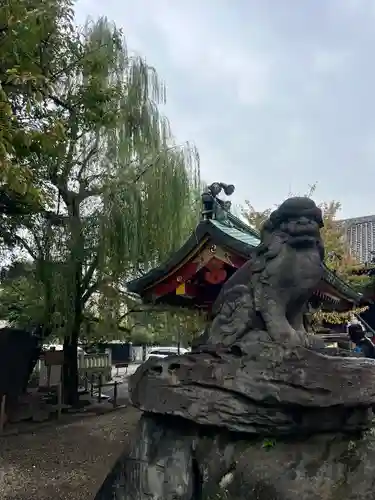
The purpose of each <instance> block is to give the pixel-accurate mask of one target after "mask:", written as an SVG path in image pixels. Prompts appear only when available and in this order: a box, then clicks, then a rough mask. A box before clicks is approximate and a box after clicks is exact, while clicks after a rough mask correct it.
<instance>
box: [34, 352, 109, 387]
mask: <svg viewBox="0 0 375 500" xmlns="http://www.w3.org/2000/svg"><path fill="white" fill-rule="evenodd" d="M77 363H78V375H79V378H82V377H83V375H84V376H86V377H87V376H88V377H91V375H92V374H96V375H98V374H100V375H101V376H102V377H103V379H104V380H110V379H111V375H112V357H111V353H110V352H106V353H105V354H79V355H78V357H77ZM34 373H35V376H36V377H37V379H38V380H39V384H38V385H39V386H40V385H42V386H49V385H51V384H52V385H54V384H56V383H59V382H60V381H61V378H62V366H61V365H55V366H46V364H45V360H44V359H43V358H42V359H39V361H38V363H37V365H36V367H35V370H34Z"/></svg>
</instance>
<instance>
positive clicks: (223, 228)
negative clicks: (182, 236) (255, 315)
mask: <svg viewBox="0 0 375 500" xmlns="http://www.w3.org/2000/svg"><path fill="white" fill-rule="evenodd" d="M230 215H231V216H230V218H229V224H225V223H222V222H219V221H217V220H213V219H208V220H202V221H201V222H200V223H199V224H198V225H197V227H196V229H195V231H194V232H193V233H192V234H191V236H190V237H189V239H188V240H187V241H186V242H185V243H184V245H183V246H182V247H181V248H179V249H178V250H177V251H176V252H174V253H173V254H172V255H171V257H170V258H169V259H168V260H167V261H166V262H164V263H163V264H161V265H160V266H159V267H156V268H154V269H152V270H151V271H149V272H148V273H147V274H145V275H144V276H142V277H140V278H138V279H135V280H132V281H129V282H128V283H127V288H128V290H129V291H130V292H132V293H135V294H137V295H139V296H140V297H142V298H143V299H146V301H147V297H146V295H147V291H148V290H150V289H151V288H152V287H153V286H154V285H156V284H157V283H160V282H161V281H163V280H164V279H165V278H166V277H167V276H169V275H171V274H173V273H174V272H176V270H177V269H179V268H180V267H181V266H183V265H185V264H186V263H187V262H189V260H192V259H194V257H195V256H196V255H197V254H198V253H199V252H200V250H201V248H202V247H203V246H204V245H205V244H207V243H208V242H210V243H212V244H213V245H217V246H219V245H221V246H223V247H226V248H229V249H230V250H231V251H232V252H234V253H235V254H237V255H238V256H239V257H242V258H243V259H245V260H247V259H249V258H250V256H251V254H252V252H253V249H254V248H255V247H256V246H257V245H258V244H259V243H260V238H259V236H258V235H257V232H256V231H255V230H253V229H251V228H249V227H247V226H246V224H244V223H243V222H242V221H240V220H239V219H237V218H236V217H234V216H232V214H230ZM323 268H324V273H323V282H325V283H326V285H325V286H324V287H323V288H326V286H327V285H328V287H329V289H330V290H331V292H332V293H333V294H334V295H335V296H336V297H337V298H340V299H342V300H344V301H345V302H346V303H347V304H348V306H349V304H353V305H358V304H360V303H361V302H362V301H363V295H362V294H360V293H358V292H356V291H355V290H354V289H353V288H352V287H350V286H349V285H348V284H347V283H345V281H343V280H342V279H341V278H339V277H338V276H337V275H336V274H335V273H333V272H332V271H331V270H330V269H328V267H327V266H325V265H324V264H323Z"/></svg>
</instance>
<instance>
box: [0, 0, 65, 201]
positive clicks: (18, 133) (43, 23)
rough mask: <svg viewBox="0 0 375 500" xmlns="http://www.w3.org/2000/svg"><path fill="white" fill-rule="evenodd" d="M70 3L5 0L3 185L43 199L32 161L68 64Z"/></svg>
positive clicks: (1, 22) (0, 109)
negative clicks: (44, 115) (42, 118)
mask: <svg viewBox="0 0 375 500" xmlns="http://www.w3.org/2000/svg"><path fill="white" fill-rule="evenodd" d="M72 5H73V2H72V1H71V0H44V1H43V2H40V1H39V0H28V1H24V0H5V1H4V2H2V5H1V6H0V187H1V186H3V187H4V186H5V187H7V188H9V190H10V191H11V192H14V193H16V194H20V195H22V196H25V197H27V199H28V200H32V201H33V202H34V201H38V200H39V199H40V188H41V186H40V185H39V182H38V171H35V170H34V169H33V167H32V165H30V163H29V161H28V159H29V156H30V153H33V152H34V151H35V149H36V147H37V144H38V143H39V142H44V143H48V141H49V139H50V138H49V137H45V134H44V131H42V130H41V129H40V128H38V127H37V126H35V120H36V119H37V117H38V114H39V113H40V111H41V110H43V109H44V108H45V106H46V104H47V102H46V99H47V98H48V96H49V95H50V94H51V93H52V92H53V90H54V88H55V87H56V85H57V84H58V81H59V76H60V75H61V72H62V71H63V70H64V67H65V65H66V60H65V57H64V55H65V53H66V51H67V49H68V45H69V44H70V40H71V39H70V34H72V29H73V27H72V17H73V11H72Z"/></svg>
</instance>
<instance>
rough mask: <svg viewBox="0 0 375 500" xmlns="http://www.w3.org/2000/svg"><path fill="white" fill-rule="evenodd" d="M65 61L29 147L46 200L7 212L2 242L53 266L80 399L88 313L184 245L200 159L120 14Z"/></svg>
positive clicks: (42, 265) (51, 307)
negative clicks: (132, 48)
mask: <svg viewBox="0 0 375 500" xmlns="http://www.w3.org/2000/svg"><path fill="white" fill-rule="evenodd" d="M64 61H65V63H64V64H65V67H64V68H63V70H62V71H61V72H60V77H59V81H58V84H56V85H55V90H54V92H55V93H54V94H53V95H52V96H49V97H45V101H44V106H43V110H40V113H39V116H38V120H37V121H36V122H35V123H34V127H35V128H37V129H38V130H39V131H41V132H45V137H46V138H48V140H47V139H46V140H43V137H44V136H43V134H41V135H40V134H39V135H38V143H37V144H35V148H34V150H35V151H36V153H35V154H34V155H32V156H30V157H29V161H30V164H32V163H33V162H34V164H35V166H36V165H38V168H39V171H41V172H43V183H44V184H43V185H44V189H45V192H46V193H48V196H47V197H46V206H45V208H44V211H43V212H42V213H38V214H31V215H30V214H28V215H23V216H20V217H17V218H9V219H8V225H7V227H6V231H7V232H6V234H5V233H4V232H3V241H6V242H7V243H8V244H9V245H12V246H13V248H14V246H15V245H18V246H19V247H20V248H23V249H24V250H26V251H27V252H28V253H29V255H30V256H31V258H32V259H34V260H35V262H37V264H38V268H39V269H40V270H41V271H40V272H41V275H43V274H44V280H43V283H46V286H47V285H48V286H49V291H48V294H47V295H48V301H49V302H48V307H46V309H48V311H49V314H50V316H51V317H52V316H54V317H58V318H59V322H60V324H59V328H60V331H61V335H62V336H63V338H64V353H65V356H64V360H65V361H64V381H65V396H66V400H67V401H68V402H70V403H75V402H76V400H77V383H78V373H77V343H78V339H79V336H80V333H81V331H82V325H83V323H84V320H85V314H86V312H87V311H89V312H90V314H91V315H94V316H95V315H96V316H97V317H100V318H102V319H103V320H105V321H107V322H108V323H107V324H108V325H110V322H111V321H116V320H117V319H118V316H119V315H120V313H121V307H122V299H123V296H124V290H123V287H122V286H121V285H122V283H123V282H124V281H125V280H126V279H127V278H128V277H130V276H132V275H134V274H135V273H141V272H144V270H146V269H147V268H148V267H149V266H152V265H155V264H156V263H157V262H158V261H159V260H160V259H162V258H165V256H166V255H167V254H168V253H169V252H171V251H173V250H174V249H175V248H176V247H177V246H178V245H180V244H181V241H182V239H183V238H184V237H186V234H187V232H189V231H190V230H191V228H192V225H193V221H194V218H195V213H196V208H195V207H197V205H196V204H195V200H194V193H195V192H196V187H197V185H198V184H199V162H198V156H197V153H196V151H195V150H194V148H192V147H190V146H189V145H188V144H186V145H184V146H177V145H176V144H175V143H174V140H173V136H172V134H171V131H170V128H169V124H168V122H167V120H166V119H165V118H164V117H163V116H162V115H161V114H160V112H159V107H158V106H160V105H161V104H163V103H164V102H165V88H164V86H163V84H162V82H160V81H159V79H158V76H157V74H156V72H155V70H154V69H153V68H150V67H149V66H147V65H146V63H145V62H144V61H143V60H142V59H141V58H138V57H132V56H130V55H129V54H128V51H127V48H126V44H125V41H124V39H123V37H122V34H121V32H120V31H119V30H118V29H117V28H116V27H115V26H114V25H113V24H110V23H109V22H108V21H107V20H106V19H100V20H99V21H97V22H92V21H90V22H88V23H87V24H86V26H84V27H82V28H76V29H75V30H74V32H72V33H70V44H69V51H68V52H67V53H66V54H65V56H64ZM54 131H55V133H54ZM42 235H44V237H47V238H48V246H47V248H48V252H47V254H46V252H45V245H44V242H43V239H42V238H41V236H42ZM4 237H5V238H4ZM52 276H55V278H54V280H53V285H51V281H50V280H49V279H48V277H52ZM51 286H53V289H52V290H51ZM47 295H46V298H47ZM54 326H56V321H54Z"/></svg>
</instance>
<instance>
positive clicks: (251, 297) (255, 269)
mask: <svg viewBox="0 0 375 500" xmlns="http://www.w3.org/2000/svg"><path fill="white" fill-rule="evenodd" d="M322 227H323V219H322V213H321V210H320V209H319V208H318V207H317V206H316V204H315V203H314V202H313V201H312V200H311V199H309V198H306V197H295V198H289V199H288V200H286V201H285V202H284V203H282V205H280V207H279V208H278V209H277V210H275V211H274V212H272V214H271V215H270V217H269V219H268V220H267V221H266V222H265V223H264V225H263V227H262V230H261V243H260V245H259V246H258V247H257V248H256V249H255V250H254V254H253V256H252V258H251V259H250V260H249V261H248V262H247V263H246V264H244V265H243V266H242V267H241V268H240V269H239V270H238V271H236V272H235V273H234V275H233V276H232V277H231V278H230V279H229V280H228V281H227V282H226V283H225V285H224V286H223V288H222V290H221V292H220V294H219V296H218V298H217V300H216V302H215V303H214V305H213V310H212V313H213V321H212V324H211V325H210V326H209V327H208V330H207V331H206V334H205V337H206V338H205V343H206V344H208V345H210V344H211V345H212V344H214V345H215V344H222V345H224V346H230V345H232V344H233V343H234V342H237V341H239V340H243V337H244V336H246V335H247V334H248V333H249V332H251V331H254V330H261V331H266V332H267V333H268V335H269V337H270V339H271V340H274V341H277V342H281V343H288V344H289V343H290V344H295V345H301V344H302V345H306V344H307V340H308V338H307V335H306V330H305V327H304V321H303V320H304V312H305V311H306V307H307V302H308V300H309V298H310V297H311V294H312V292H313V290H314V289H315V288H316V286H317V285H318V283H319V281H320V279H321V277H322V273H323V267H322V261H323V259H324V247H323V242H322V239H321V236H320V229H321V228H322Z"/></svg>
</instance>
